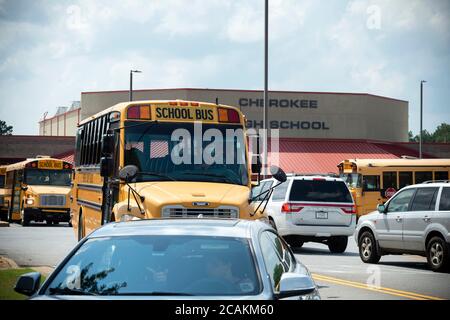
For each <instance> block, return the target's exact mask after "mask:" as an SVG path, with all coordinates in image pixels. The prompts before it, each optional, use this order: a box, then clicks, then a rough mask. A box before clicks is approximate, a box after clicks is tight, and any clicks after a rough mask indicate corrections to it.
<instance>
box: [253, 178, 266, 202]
mask: <svg viewBox="0 0 450 320" xmlns="http://www.w3.org/2000/svg"><path fill="white" fill-rule="evenodd" d="M263 183H264V182H261V183H260V184H259V185H258V186H255V187H253V189H252V199H253V198H255V196H257V195H258V194H260V193H261V188H262V186H263ZM254 200H257V199H254Z"/></svg>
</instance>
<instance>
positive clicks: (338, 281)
mask: <svg viewBox="0 0 450 320" xmlns="http://www.w3.org/2000/svg"><path fill="white" fill-rule="evenodd" d="M313 278H314V279H315V280H322V281H325V282H332V283H336V284H340V285H344V286H350V287H355V288H359V289H365V290H370V291H376V292H380V293H385V294H390V295H394V296H399V297H404V298H408V299H414V300H445V299H442V298H438V297H432V296H426V295H423V294H419V293H414V292H409V291H402V290H397V289H391V288H384V287H375V286H369V285H367V284H364V283H360V282H354V281H348V280H343V279H339V278H334V277H329V276H324V275H319V274H313Z"/></svg>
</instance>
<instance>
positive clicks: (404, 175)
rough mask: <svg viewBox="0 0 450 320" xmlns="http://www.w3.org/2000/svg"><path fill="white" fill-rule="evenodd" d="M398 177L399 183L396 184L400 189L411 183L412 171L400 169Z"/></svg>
mask: <svg viewBox="0 0 450 320" xmlns="http://www.w3.org/2000/svg"><path fill="white" fill-rule="evenodd" d="M398 179H399V185H398V188H399V189H402V188H403V187H406V186H410V185H412V184H413V173H412V172H411V171H409V172H402V171H400V172H399V173H398Z"/></svg>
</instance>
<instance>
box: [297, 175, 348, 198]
mask: <svg viewBox="0 0 450 320" xmlns="http://www.w3.org/2000/svg"><path fill="white" fill-rule="evenodd" d="M289 199H290V200H291V201H311V202H347V203H352V202H353V200H352V196H351V195H350V192H349V190H348V188H347V186H346V185H345V183H344V182H343V181H326V180H294V182H293V184H292V187H291V194H290V196H289Z"/></svg>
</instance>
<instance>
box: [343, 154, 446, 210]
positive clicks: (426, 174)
mask: <svg viewBox="0 0 450 320" xmlns="http://www.w3.org/2000/svg"><path fill="white" fill-rule="evenodd" d="M338 168H339V173H340V176H341V177H342V178H343V179H344V180H345V181H346V182H347V185H348V186H349V188H350V191H351V192H352V195H353V198H354V200H355V202H356V208H357V214H358V216H361V215H364V214H367V213H369V212H371V211H374V210H376V207H377V204H381V203H384V202H386V201H387V200H388V199H389V198H390V197H392V196H393V195H394V194H395V192H397V191H398V190H400V189H401V188H403V187H405V186H408V185H411V184H416V183H422V182H425V181H437V180H448V179H449V171H450V159H416V158H402V159H347V160H344V161H342V162H341V163H339V165H338Z"/></svg>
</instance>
